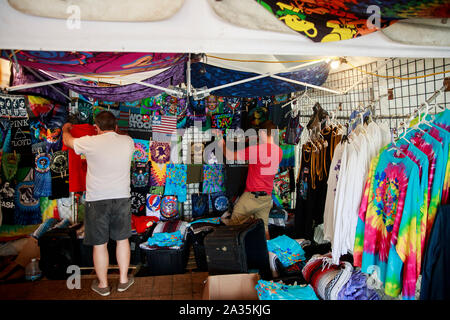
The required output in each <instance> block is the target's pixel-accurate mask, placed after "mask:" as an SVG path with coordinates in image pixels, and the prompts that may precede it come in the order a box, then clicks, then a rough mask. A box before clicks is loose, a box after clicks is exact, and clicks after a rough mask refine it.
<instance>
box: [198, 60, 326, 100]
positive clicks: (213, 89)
mask: <svg viewBox="0 0 450 320" xmlns="http://www.w3.org/2000/svg"><path fill="white" fill-rule="evenodd" d="M323 61H325V59H321V60H317V61H312V62H307V63H304V64H301V65H298V66H294V67H291V68H288V69H286V70H280V71H275V72H266V73H258V72H254V71H251V72H253V73H257V74H259V75H257V76H254V77H250V78H247V79H242V80H238V81H235V82H231V83H227V84H223V85H220V86H217V87H214V88H208V89H205V90H201V91H199V92H197V94H203V93H207V92H211V91H216V90H220V89H223V88H228V87H232V86H235V85H238V84H241V83H246V82H250V81H254V80H258V79H261V78H266V77H271V76H273V75H275V74H277V73H282V72H289V71H294V70H296V69H300V68H304V67H306V66H309V65H313V64H317V63H319V62H323Z"/></svg>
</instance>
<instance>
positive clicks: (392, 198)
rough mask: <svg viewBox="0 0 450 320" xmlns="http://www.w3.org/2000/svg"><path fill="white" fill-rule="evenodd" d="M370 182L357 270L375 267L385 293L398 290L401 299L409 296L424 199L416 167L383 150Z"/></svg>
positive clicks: (368, 271) (394, 294)
mask: <svg viewBox="0 0 450 320" xmlns="http://www.w3.org/2000/svg"><path fill="white" fill-rule="evenodd" d="M370 183H371V186H370V190H369V195H368V202H367V203H368V205H367V211H366V215H365V221H364V224H365V226H364V228H365V230H364V240H363V243H364V245H363V247H364V249H363V254H362V266H361V271H362V272H364V273H371V270H372V268H373V266H378V267H379V272H380V275H379V277H380V280H381V281H382V282H383V283H384V284H385V292H386V294H388V295H390V296H393V297H396V296H398V295H399V294H400V292H402V295H403V298H404V299H411V298H413V297H414V293H415V286H416V280H417V257H418V252H417V249H418V248H417V244H418V243H420V240H418V239H417V237H418V236H419V235H420V232H418V230H417V219H420V207H421V202H423V200H424V199H423V197H422V195H421V192H420V190H421V186H420V180H419V169H418V166H417V165H416V164H415V163H414V162H413V161H412V160H410V159H409V158H396V157H394V155H393V154H392V153H390V152H387V151H385V152H383V154H382V155H381V156H380V159H379V162H378V165H377V166H376V169H375V172H374V176H373V180H372V181H371V182H370ZM360 223H361V222H360V221H358V224H360ZM358 230H360V229H359V228H357V233H358ZM357 237H358V236H357ZM355 250H357V247H356V243H355Z"/></svg>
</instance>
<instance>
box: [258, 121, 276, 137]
mask: <svg viewBox="0 0 450 320" xmlns="http://www.w3.org/2000/svg"><path fill="white" fill-rule="evenodd" d="M261 129H263V130H265V131H266V134H267V136H268V137H270V136H271V135H272V130H277V126H276V125H275V124H274V123H273V122H272V121H271V120H266V121H264V122H263V123H261V124H260V125H259V130H261Z"/></svg>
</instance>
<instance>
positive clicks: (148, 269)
mask: <svg viewBox="0 0 450 320" xmlns="http://www.w3.org/2000/svg"><path fill="white" fill-rule="evenodd" d="M190 246H191V237H190V236H189V234H187V236H186V240H185V241H184V244H183V245H182V246H181V247H180V248H179V249H155V250H148V249H144V248H142V247H140V248H141V254H143V255H144V259H145V262H144V264H145V274H146V275H148V276H158V275H171V274H180V273H185V272H186V266H187V262H188V260H189V252H190Z"/></svg>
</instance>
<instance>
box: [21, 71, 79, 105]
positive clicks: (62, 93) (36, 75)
mask: <svg viewBox="0 0 450 320" xmlns="http://www.w3.org/2000/svg"><path fill="white" fill-rule="evenodd" d="M24 68H25V69H27V70H28V71H29V72H31V73H32V74H33V75H34V76H35V77H36V78H38V79H39V80H41V81H45V80H44V78H42V77H41V76H40V75H39V74H37V73H36V72H34V70H32V69H30V68H28V67H24ZM49 87H50V88H52V89H53V90H55V91H56V92H58V93H59V94H60V95H62V96H63V97H64V98H66V99H68V100H69V101H70V100H72V99H70V97H69V96H67V95H66V94H65V93H64V92H62V91H61V90H59V89H58V88H56V87H55V86H54V85H51V84H49Z"/></svg>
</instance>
